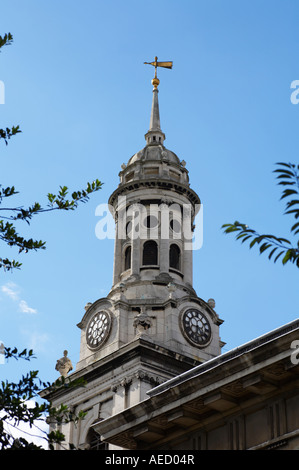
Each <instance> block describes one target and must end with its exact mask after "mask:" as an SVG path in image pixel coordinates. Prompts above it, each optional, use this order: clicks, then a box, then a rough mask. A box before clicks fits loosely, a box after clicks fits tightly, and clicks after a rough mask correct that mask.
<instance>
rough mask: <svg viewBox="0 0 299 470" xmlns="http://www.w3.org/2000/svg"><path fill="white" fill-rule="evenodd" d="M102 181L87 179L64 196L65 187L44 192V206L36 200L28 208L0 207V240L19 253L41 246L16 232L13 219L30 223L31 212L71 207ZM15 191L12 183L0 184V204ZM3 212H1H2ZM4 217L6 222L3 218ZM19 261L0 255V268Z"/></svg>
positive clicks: (14, 264) (38, 212)
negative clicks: (75, 189)
mask: <svg viewBox="0 0 299 470" xmlns="http://www.w3.org/2000/svg"><path fill="white" fill-rule="evenodd" d="M101 187H102V183H101V182H100V181H99V180H98V179H96V180H95V181H93V182H92V183H87V186H86V188H85V189H82V190H80V191H74V192H73V193H72V195H71V197H70V198H67V196H68V188H67V187H66V186H61V187H60V190H59V192H58V194H52V193H49V194H48V196H47V199H48V204H47V206H46V207H42V206H41V205H40V204H39V203H38V202H35V203H34V204H33V205H32V206H30V207H28V208H24V207H0V213H1V219H0V240H2V241H3V242H5V243H6V244H7V245H8V246H10V247H13V246H15V247H17V248H18V249H19V253H21V252H24V253H28V251H30V250H35V251H36V250H39V249H45V248H46V246H45V245H46V243H45V242H43V241H42V240H33V239H32V238H30V239H25V238H24V237H22V236H20V235H19V234H18V233H17V231H16V228H15V226H14V225H13V222H14V221H25V222H27V224H30V221H31V219H32V217H33V216H34V215H37V214H41V213H44V212H51V211H55V210H64V211H70V210H75V209H76V208H77V207H78V205H79V203H86V202H87V201H88V199H89V196H90V195H91V194H92V193H94V192H96V191H98V190H99V189H101ZM15 194H17V191H16V190H15V187H14V186H12V187H7V188H2V187H1V186H0V205H1V203H2V202H3V200H4V199H6V198H8V197H11V196H14V195H15ZM2 214H3V215H2ZM5 221H6V222H5ZM20 267H21V263H19V262H18V261H15V260H9V259H7V258H5V259H4V258H0V268H3V269H4V270H6V271H10V270H12V269H13V268H20Z"/></svg>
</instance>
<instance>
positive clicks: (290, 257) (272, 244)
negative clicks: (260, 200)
mask: <svg viewBox="0 0 299 470" xmlns="http://www.w3.org/2000/svg"><path fill="white" fill-rule="evenodd" d="M277 165H279V166H280V168H277V169H276V170H274V173H277V174H278V175H277V179H278V180H279V182H278V184H279V185H281V186H283V187H284V188H285V189H284V190H283V191H282V195H281V198H280V199H281V200H282V199H287V202H286V208H285V212H284V213H285V214H291V215H292V216H293V217H294V219H295V223H294V224H293V225H292V227H291V229H290V231H291V234H292V235H293V236H295V235H298V234H299V165H294V164H292V163H282V162H280V163H277ZM222 228H223V229H224V233H226V234H228V233H236V240H241V242H242V243H244V242H246V241H248V240H250V244H249V248H253V246H254V245H258V246H259V252H260V254H261V253H264V252H266V251H267V250H270V249H271V251H270V252H269V251H268V259H269V260H271V259H272V260H273V261H274V263H276V261H277V260H278V259H279V258H280V257H281V261H282V264H283V265H285V264H286V263H287V262H291V263H293V264H296V266H297V267H298V268H299V239H298V240H297V242H296V245H295V246H294V245H293V244H292V242H291V241H290V240H288V239H286V238H282V237H277V236H275V235H272V234H266V235H261V234H259V233H258V232H256V231H255V230H253V229H251V228H250V227H248V225H246V224H243V223H240V222H237V221H236V222H235V223H233V224H224V225H222Z"/></svg>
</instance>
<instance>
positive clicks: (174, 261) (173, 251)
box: [169, 244, 181, 271]
mask: <svg viewBox="0 0 299 470" xmlns="http://www.w3.org/2000/svg"><path fill="white" fill-rule="evenodd" d="M169 267H170V268H174V269H177V270H178V271H180V270H181V250H180V249H179V247H178V245H176V244H172V245H170V248H169Z"/></svg>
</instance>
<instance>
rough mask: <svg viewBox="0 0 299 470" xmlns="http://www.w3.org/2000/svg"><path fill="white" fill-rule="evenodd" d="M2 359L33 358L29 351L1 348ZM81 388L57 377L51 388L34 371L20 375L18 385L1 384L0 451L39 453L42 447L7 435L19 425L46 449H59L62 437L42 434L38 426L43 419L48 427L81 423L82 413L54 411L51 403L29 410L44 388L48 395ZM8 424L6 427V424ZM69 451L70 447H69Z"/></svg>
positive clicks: (63, 408)
mask: <svg viewBox="0 0 299 470" xmlns="http://www.w3.org/2000/svg"><path fill="white" fill-rule="evenodd" d="M4 355H5V358H6V359H7V360H9V359H11V358H14V359H16V360H18V359H25V360H27V361H30V360H31V359H33V358H34V355H33V351H32V350H29V351H27V349H24V350H23V351H21V352H18V350H17V348H14V349H10V348H4ZM78 386H84V381H83V380H82V379H76V380H70V378H66V379H65V378H64V377H60V378H59V379H58V380H56V381H55V382H54V383H53V384H50V383H49V382H43V381H41V380H40V379H39V377H38V371H36V370H34V371H30V372H29V373H27V374H26V375H23V376H22V378H21V380H19V382H18V383H9V382H8V381H2V382H1V387H0V410H1V413H0V450H41V449H43V447H41V446H38V445H36V444H34V443H33V442H30V440H28V438H25V437H21V438H14V436H13V434H11V433H10V432H9V429H10V427H11V426H12V427H14V428H16V429H17V428H18V426H19V425H20V423H27V425H29V427H30V429H32V435H31V438H33V437H34V433H35V432H36V431H35V430H36V429H37V430H38V435H39V436H38V437H42V438H43V439H44V440H45V442H47V443H48V447H49V449H53V448H54V445H55V444H59V445H62V444H63V441H64V438H65V436H64V435H63V434H62V433H61V432H60V431H59V430H58V429H57V430H52V431H49V432H47V431H44V430H42V429H40V427H39V424H40V423H41V422H44V421H45V417H46V416H47V417H48V419H50V420H51V423H56V424H57V425H60V424H62V423H69V422H73V423H74V424H75V425H77V424H78V423H79V421H80V420H82V419H84V417H85V414H86V413H84V412H82V411H80V412H79V413H77V414H75V413H74V412H73V410H71V409H69V408H68V407H67V406H66V405H63V404H62V405H60V406H59V407H58V408H55V407H53V406H52V404H51V402H44V403H41V404H40V403H38V402H37V401H35V405H34V406H30V404H31V403H32V401H34V400H35V399H37V398H39V393H40V392H41V390H43V389H44V388H47V389H48V390H49V391H51V392H52V391H55V390H57V389H58V388H60V389H61V388H71V387H78ZM8 422H9V426H7V423H8ZM72 448H73V446H72Z"/></svg>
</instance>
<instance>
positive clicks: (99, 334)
mask: <svg viewBox="0 0 299 470" xmlns="http://www.w3.org/2000/svg"><path fill="white" fill-rule="evenodd" d="M110 328H111V318H110V315H109V314H108V313H107V312H103V311H101V312H97V313H95V314H94V315H93V316H92V318H91V319H90V321H89V323H88V326H87V329H86V341H87V344H88V346H89V348H90V349H97V348H98V347H100V346H101V345H102V344H103V343H104V342H105V340H106V339H107V338H108V335H109V333H110Z"/></svg>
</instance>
